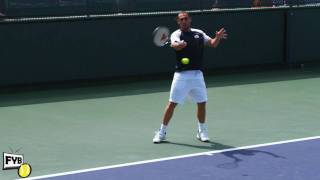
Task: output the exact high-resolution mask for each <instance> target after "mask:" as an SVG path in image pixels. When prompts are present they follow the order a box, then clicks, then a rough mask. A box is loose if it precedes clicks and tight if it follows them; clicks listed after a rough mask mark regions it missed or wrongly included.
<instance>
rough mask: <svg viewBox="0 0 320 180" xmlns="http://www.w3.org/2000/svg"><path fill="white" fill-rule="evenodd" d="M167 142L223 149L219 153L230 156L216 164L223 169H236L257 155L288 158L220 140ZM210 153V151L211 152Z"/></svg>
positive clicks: (206, 148)
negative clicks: (198, 142)
mask: <svg viewBox="0 0 320 180" xmlns="http://www.w3.org/2000/svg"><path fill="white" fill-rule="evenodd" d="M166 143H167V144H172V145H178V146H185V147H190V148H197V149H204V150H209V151H215V150H222V152H220V153H218V154H221V155H223V156H225V157H227V158H228V160H227V161H226V162H222V163H219V164H217V165H216V167H218V168H222V169H234V168H237V167H238V166H239V165H241V162H244V161H245V160H246V159H247V158H250V157H253V156H256V155H267V156H268V157H271V158H277V159H278V158H280V159H286V158H285V157H284V156H281V155H277V154H275V153H271V152H268V151H263V150H256V149H236V147H234V146H229V145H225V144H221V143H218V142H208V143H206V144H205V145H192V144H186V143H177V142H170V141H167V142H166ZM209 154H210V153H209Z"/></svg>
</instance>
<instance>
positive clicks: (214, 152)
mask: <svg viewBox="0 0 320 180" xmlns="http://www.w3.org/2000/svg"><path fill="white" fill-rule="evenodd" d="M319 138H320V136H313V137H307V138H300V139H293V140H286V141H278V142H272V143H264V144H257V145H250V146H243V147H237V148H230V149H223V150H214V151H207V152H201V153H194V154H187V155H181V156H172V157H166V158H159V159H151V160H146V161H137V162H131V163H124V164H118V165H111V166H103V167H96V168H90V169H82V170H76V171H69V172H63V173H56V174H49V175H43V176H35V177H30V178H23V179H24V180H35V179H42V178H50V177H57V176H65V175H71V174H78V173H85V172H92V171H99V170H106V169H112V168H119V167H127V166H134V165H139V164H147V163H154V162H159V161H167V160H173V159H181V158H187V157H194V156H201V155H209V156H212V155H214V154H217V153H223V152H229V151H236V150H243V149H252V148H258V147H264V146H272V145H279V144H286V143H293V142H299V141H308V140H314V139H319ZM21 180H22V179H21Z"/></svg>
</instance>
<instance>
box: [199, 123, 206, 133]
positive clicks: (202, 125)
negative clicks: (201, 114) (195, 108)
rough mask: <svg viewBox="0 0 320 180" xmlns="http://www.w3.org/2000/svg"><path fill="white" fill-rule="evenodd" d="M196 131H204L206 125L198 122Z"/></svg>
mask: <svg viewBox="0 0 320 180" xmlns="http://www.w3.org/2000/svg"><path fill="white" fill-rule="evenodd" d="M198 130H199V131H200V132H201V131H203V130H206V124H205V123H200V122H198Z"/></svg>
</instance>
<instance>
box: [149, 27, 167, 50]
mask: <svg viewBox="0 0 320 180" xmlns="http://www.w3.org/2000/svg"><path fill="white" fill-rule="evenodd" d="M152 35H153V43H154V44H155V45H156V46H158V47H162V46H165V45H167V44H170V30H169V29H168V28H167V27H163V26H159V27H157V28H156V29H155V30H154V31H153V33H152Z"/></svg>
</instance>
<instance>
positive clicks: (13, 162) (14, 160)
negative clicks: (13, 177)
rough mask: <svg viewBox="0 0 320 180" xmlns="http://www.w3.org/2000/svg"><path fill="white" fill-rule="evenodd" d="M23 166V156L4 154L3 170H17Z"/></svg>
mask: <svg viewBox="0 0 320 180" xmlns="http://www.w3.org/2000/svg"><path fill="white" fill-rule="evenodd" d="M22 164H23V155H22V154H10V153H3V170H6V169H17V168H19V167H20V166H21V165H22Z"/></svg>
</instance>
